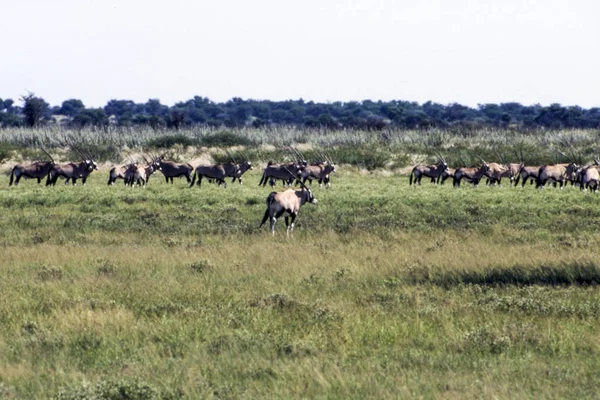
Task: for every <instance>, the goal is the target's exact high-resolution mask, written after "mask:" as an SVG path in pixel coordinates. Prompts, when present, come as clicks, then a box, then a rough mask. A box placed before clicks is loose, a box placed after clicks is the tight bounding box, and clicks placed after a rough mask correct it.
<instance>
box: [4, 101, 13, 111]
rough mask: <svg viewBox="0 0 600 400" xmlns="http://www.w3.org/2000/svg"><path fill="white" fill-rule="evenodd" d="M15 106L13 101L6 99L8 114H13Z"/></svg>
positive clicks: (5, 106) (5, 105)
mask: <svg viewBox="0 0 600 400" xmlns="http://www.w3.org/2000/svg"><path fill="white" fill-rule="evenodd" d="M13 104H15V102H14V100H13V99H4V109H5V110H6V112H12V107H13Z"/></svg>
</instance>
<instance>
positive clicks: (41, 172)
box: [8, 149, 55, 186]
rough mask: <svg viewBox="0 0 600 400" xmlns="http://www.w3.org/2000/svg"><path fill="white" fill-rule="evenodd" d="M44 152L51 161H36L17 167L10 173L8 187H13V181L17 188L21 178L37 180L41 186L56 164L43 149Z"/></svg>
mask: <svg viewBox="0 0 600 400" xmlns="http://www.w3.org/2000/svg"><path fill="white" fill-rule="evenodd" d="M42 151H43V152H44V153H46V155H47V156H48V157H50V161H36V162H33V163H31V164H27V165H23V164H18V165H15V166H14V167H13V169H12V170H11V171H10V181H9V182H8V186H11V185H12V184H13V181H14V183H15V186H17V185H18V184H19V181H20V180H21V178H26V179H37V183H38V184H39V183H40V182H41V181H42V179H43V178H45V177H46V176H47V175H48V173H49V172H50V170H51V169H52V167H53V166H54V165H55V162H54V159H53V158H52V156H51V155H50V154H49V153H48V152H47V151H46V150H44V149H42Z"/></svg>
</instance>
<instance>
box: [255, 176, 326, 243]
mask: <svg viewBox="0 0 600 400" xmlns="http://www.w3.org/2000/svg"><path fill="white" fill-rule="evenodd" d="M300 185H301V187H300V188H299V189H291V188H290V189H287V190H285V191H283V192H271V193H270V194H269V196H268V197H267V210H266V211H265V214H264V216H263V219H262V221H261V223H260V226H259V228H260V227H262V226H263V225H264V223H265V222H267V220H270V223H271V233H272V234H273V236H275V222H277V218H279V217H281V215H282V214H283V213H287V214H289V216H288V215H286V216H285V226H286V232H287V234H288V235H289V234H290V233H291V232H293V230H294V221H296V217H297V216H298V212H299V211H300V207H302V205H304V204H305V203H312V204H317V199H315V196H314V195H313V193H312V191H311V190H310V189H309V188H308V187H307V186H306V185H305V184H303V183H300ZM290 218H291V221H290Z"/></svg>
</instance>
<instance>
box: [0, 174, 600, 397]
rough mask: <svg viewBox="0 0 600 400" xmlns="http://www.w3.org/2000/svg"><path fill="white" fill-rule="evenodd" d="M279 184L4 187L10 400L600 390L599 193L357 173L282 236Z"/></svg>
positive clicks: (95, 180)
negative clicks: (266, 220)
mask: <svg viewBox="0 0 600 400" xmlns="http://www.w3.org/2000/svg"><path fill="white" fill-rule="evenodd" d="M259 175H260V172H259V171H253V172H252V173H251V174H250V175H249V176H247V178H246V179H245V185H243V186H240V185H238V184H236V185H231V186H229V187H228V188H227V189H223V188H218V187H216V186H215V185H208V184H207V185H204V184H203V186H202V188H200V189H198V188H193V189H190V188H188V187H187V185H186V184H185V181H184V180H179V181H177V180H176V182H175V184H174V185H167V184H165V183H164V179H163V178H162V176H160V174H158V175H155V176H153V177H152V178H151V180H150V185H149V187H148V188H147V189H139V188H137V189H129V188H124V187H123V186H122V185H121V184H119V185H117V186H115V187H107V186H106V180H107V173H106V172H105V171H103V172H101V173H94V174H93V175H92V176H91V177H90V179H89V184H88V186H86V187H81V186H76V187H72V186H64V185H57V186H56V187H53V188H52V187H51V188H46V187H43V186H40V187H38V186H37V185H36V184H35V183H34V182H33V181H31V180H27V181H25V180H23V181H21V185H20V186H18V187H10V188H9V187H8V186H7V181H8V180H6V182H5V183H4V184H2V185H1V186H0V210H1V211H0V249H1V253H0V254H1V256H0V398H4V397H7V398H27V399H32V398H52V397H57V398H61V399H82V398H110V399H142V398H144V399H145V398H165V399H175V398H414V397H418V398H420V397H422V398H440V399H442V398H443V399H447V398H460V399H464V398H511V399H514V398H577V399H580V398H591V397H595V396H597V391H598V387H600V375H598V373H597V371H598V370H599V369H600V357H599V351H600V329H599V328H600V318H599V317H600V291H599V290H598V283H600V264H599V263H598V253H599V252H598V247H597V243H598V240H599V239H600V232H599V231H598V229H597V227H598V224H599V222H600V198H599V197H598V195H594V194H590V193H580V192H579V190H578V189H575V188H572V187H568V188H566V189H564V190H562V191H560V190H555V189H546V190H535V189H534V188H533V187H529V186H528V187H526V188H525V189H520V188H509V187H502V188H496V187H485V186H482V187H479V188H478V189H474V188H473V187H471V186H470V185H465V187H463V188H460V189H453V188H452V187H451V185H449V184H446V185H444V186H434V185H430V184H429V183H426V184H424V185H423V186H421V187H418V188H415V187H409V186H408V178H407V177H406V176H404V177H402V176H395V175H394V176H387V174H383V173H371V174H366V173H364V172H361V171H359V170H354V169H344V168H342V169H341V170H340V171H339V172H338V174H337V175H336V176H334V177H333V182H332V183H333V186H332V188H331V189H330V190H325V189H321V190H318V189H315V195H316V197H317V199H318V200H319V204H318V205H317V206H313V205H305V206H304V207H303V208H302V210H301V211H300V215H299V217H298V220H297V224H296V230H295V233H294V235H293V237H289V238H288V237H286V234H285V228H284V222H283V220H281V221H279V223H278V226H277V233H276V237H275V238H273V237H272V236H271V234H270V232H269V231H268V228H267V227H263V229H260V230H259V229H258V224H259V223H260V220H261V217H262V214H263V213H264V210H265V203H264V201H265V198H266V196H267V195H268V193H269V192H270V190H269V189H268V188H259V187H257V186H256V185H257V183H258V180H259ZM279 189H280V187H279Z"/></svg>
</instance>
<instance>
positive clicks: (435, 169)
mask: <svg viewBox="0 0 600 400" xmlns="http://www.w3.org/2000/svg"><path fill="white" fill-rule="evenodd" d="M438 157H439V160H438V162H437V163H436V164H433V165H417V166H416V167H414V168H413V169H412V171H411V172H410V178H409V180H408V185H409V186H411V185H412V184H413V176H414V182H415V185H420V184H421V179H423V177H424V176H426V177H428V178H431V182H432V183H435V182H436V180H438V179H439V178H440V177H441V176H442V175H443V174H444V172H446V171H447V170H448V163H447V162H446V160H444V158H443V157H442V156H441V155H438Z"/></svg>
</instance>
